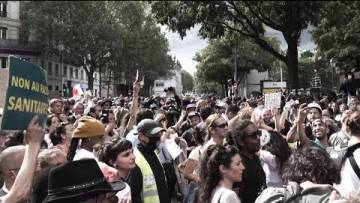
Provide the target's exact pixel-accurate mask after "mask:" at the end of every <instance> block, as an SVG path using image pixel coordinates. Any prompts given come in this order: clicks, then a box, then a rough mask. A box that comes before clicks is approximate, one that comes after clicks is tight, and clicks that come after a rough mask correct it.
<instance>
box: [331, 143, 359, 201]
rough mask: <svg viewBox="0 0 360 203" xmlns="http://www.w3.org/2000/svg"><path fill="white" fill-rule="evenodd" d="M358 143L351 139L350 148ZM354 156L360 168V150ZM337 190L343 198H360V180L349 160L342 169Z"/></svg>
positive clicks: (336, 186)
mask: <svg viewBox="0 0 360 203" xmlns="http://www.w3.org/2000/svg"><path fill="white" fill-rule="evenodd" d="M357 142H359V141H357V140H354V138H351V139H350V141H349V146H351V145H354V144H356V143H357ZM353 156H354V158H355V162H356V163H357V165H358V166H359V167H360V149H356V150H355V151H354V153H353ZM335 188H336V189H337V190H338V191H339V192H340V194H341V196H342V197H345V198H347V199H353V198H359V197H360V179H359V177H358V176H357V175H356V173H355V171H354V169H353V168H352V167H351V164H350V161H349V159H346V161H345V163H344V165H343V167H342V168H341V182H340V184H339V185H335Z"/></svg>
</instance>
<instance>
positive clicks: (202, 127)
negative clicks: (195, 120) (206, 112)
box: [192, 122, 206, 145]
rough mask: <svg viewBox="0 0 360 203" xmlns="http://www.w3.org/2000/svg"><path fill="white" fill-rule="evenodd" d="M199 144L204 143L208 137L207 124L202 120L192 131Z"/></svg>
mask: <svg viewBox="0 0 360 203" xmlns="http://www.w3.org/2000/svg"><path fill="white" fill-rule="evenodd" d="M192 133H193V136H194V138H195V141H196V144H197V145H203V144H204V143H205V138H206V124H205V123H204V122H201V123H199V124H197V125H196V126H195V128H194V130H193V131H192Z"/></svg>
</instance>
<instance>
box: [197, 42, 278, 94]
mask: <svg viewBox="0 0 360 203" xmlns="http://www.w3.org/2000/svg"><path fill="white" fill-rule="evenodd" d="M267 40H269V41H271V40H272V42H269V43H273V46H274V47H276V44H277V47H279V45H278V42H276V41H274V39H267ZM235 58H236V60H237V63H236V65H237V67H236V68H237V73H238V74H237V77H236V78H237V81H241V80H242V78H243V77H244V75H245V74H246V73H248V72H249V71H250V70H251V69H257V70H258V71H260V72H262V71H265V70H269V69H271V66H272V64H273V63H274V61H275V57H273V56H272V55H271V54H269V53H267V52H265V51H264V50H263V49H261V48H259V47H258V46H256V45H255V44H254V43H253V42H252V41H251V40H249V39H247V38H244V37H241V36H239V37H236V36H232V35H226V36H224V37H222V38H220V39H213V40H210V42H209V45H208V46H207V47H206V48H205V49H203V50H202V51H201V52H199V53H197V54H196V56H195V57H194V60H196V61H197V62H198V65H197V78H201V79H203V80H202V81H213V82H216V83H218V84H219V85H221V86H222V88H223V91H224V92H227V90H228V85H229V84H228V80H229V79H232V78H233V77H234V69H235Z"/></svg>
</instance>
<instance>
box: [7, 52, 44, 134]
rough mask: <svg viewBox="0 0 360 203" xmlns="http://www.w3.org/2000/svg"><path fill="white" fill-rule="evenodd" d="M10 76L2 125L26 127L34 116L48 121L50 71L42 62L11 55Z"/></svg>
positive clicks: (18, 128) (13, 128)
mask: <svg viewBox="0 0 360 203" xmlns="http://www.w3.org/2000/svg"><path fill="white" fill-rule="evenodd" d="M9 61H10V65H9V80H8V87H7V91H6V97H5V106H4V112H3V117H2V123H1V129H4V130H24V129H26V128H27V125H28V124H29V122H30V120H31V119H32V117H33V116H35V115H39V122H40V125H44V123H45V121H46V116H47V114H48V95H49V90H48V84H47V73H46V72H45V71H44V70H43V69H42V68H41V67H40V66H38V65H34V64H32V63H29V62H26V61H23V60H21V59H19V58H16V57H14V56H9Z"/></svg>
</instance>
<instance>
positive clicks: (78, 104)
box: [73, 102, 85, 115]
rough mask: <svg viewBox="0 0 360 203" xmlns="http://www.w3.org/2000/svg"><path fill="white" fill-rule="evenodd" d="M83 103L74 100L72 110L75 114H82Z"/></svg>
mask: <svg viewBox="0 0 360 203" xmlns="http://www.w3.org/2000/svg"><path fill="white" fill-rule="evenodd" d="M84 110H85V107H84V104H83V103H81V102H76V103H75V105H74V106H73V112H74V114H75V115H83V114H84Z"/></svg>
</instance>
